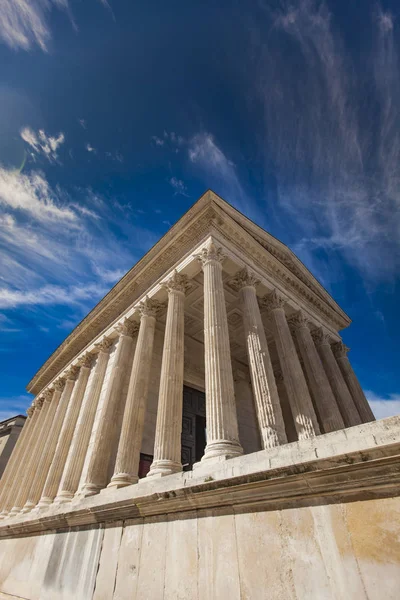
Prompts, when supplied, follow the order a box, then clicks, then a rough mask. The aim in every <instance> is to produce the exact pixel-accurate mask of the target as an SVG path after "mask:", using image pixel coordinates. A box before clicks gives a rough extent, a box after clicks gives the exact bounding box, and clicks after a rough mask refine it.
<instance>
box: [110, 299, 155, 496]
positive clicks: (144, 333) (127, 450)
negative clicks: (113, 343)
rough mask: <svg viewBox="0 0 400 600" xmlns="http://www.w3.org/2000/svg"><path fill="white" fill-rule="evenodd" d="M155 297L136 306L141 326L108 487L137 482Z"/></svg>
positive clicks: (151, 352) (151, 348)
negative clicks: (115, 457)
mask: <svg viewBox="0 0 400 600" xmlns="http://www.w3.org/2000/svg"><path fill="white" fill-rule="evenodd" d="M161 306H162V305H161V304H160V303H159V302H157V300H152V299H150V298H147V297H146V298H145V300H144V301H143V302H141V303H140V305H139V313H140V328H139V335H138V339H137V342H136V349H135V356H134V359H133V364H132V371H131V377H130V380H129V388H128V395H127V398H126V404H125V411H124V419H123V422H122V429H121V437H120V438H119V444H118V452H117V459H116V462H115V468H114V475H113V476H112V479H111V482H110V483H109V484H108V487H123V486H126V485H130V484H132V483H136V482H137V481H138V479H139V478H138V470H139V460H140V448H141V445H142V437H143V427H144V419H145V414H146V405H147V395H148V390H149V381H150V373H151V361H152V356H153V343H154V331H155V326H156V316H157V313H158V312H159V310H160V308H161Z"/></svg>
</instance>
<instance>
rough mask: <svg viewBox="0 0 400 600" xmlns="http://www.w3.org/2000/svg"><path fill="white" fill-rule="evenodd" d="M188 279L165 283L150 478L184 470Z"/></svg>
mask: <svg viewBox="0 0 400 600" xmlns="http://www.w3.org/2000/svg"><path fill="white" fill-rule="evenodd" d="M187 285H188V283H187V277H186V276H185V275H181V274H179V273H177V272H176V271H175V273H174V274H173V276H172V277H171V278H170V279H169V281H168V282H167V284H166V286H165V287H166V288H167V290H168V310H167V321H166V324H165V337H164V348H163V356H162V363H161V378H160V391H159V396H158V410H157V423H156V435H155V442H154V459H153V462H152V464H151V467H150V471H149V472H148V474H147V477H151V476H154V475H169V474H171V473H176V472H178V471H181V470H182V463H181V432H182V406H183V359H184V316H185V312H184V307H185V291H186V288H187Z"/></svg>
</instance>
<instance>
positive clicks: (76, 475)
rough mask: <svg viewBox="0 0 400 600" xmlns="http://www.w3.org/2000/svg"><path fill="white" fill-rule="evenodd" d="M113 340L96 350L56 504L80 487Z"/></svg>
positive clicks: (102, 344)
mask: <svg viewBox="0 0 400 600" xmlns="http://www.w3.org/2000/svg"><path fill="white" fill-rule="evenodd" d="M112 344H113V342H112V340H110V339H108V338H104V339H103V340H102V341H101V342H100V343H99V344H96V345H95V346H96V348H97V349H98V351H99V353H98V356H97V363H96V367H95V371H94V375H93V379H92V380H91V388H90V391H89V394H88V398H87V402H85V404H84V406H83V408H82V411H83V412H82V417H81V419H80V424H79V426H78V429H77V432H76V436H75V437H74V438H73V440H72V443H71V449H70V452H69V454H70V460H69V462H68V465H67V467H66V469H65V471H64V474H63V477H62V479H61V483H60V487H59V490H58V494H57V496H56V499H55V502H58V503H62V502H69V501H70V500H72V498H73V497H74V494H75V492H76V491H77V489H78V486H79V480H80V477H81V474H82V469H83V465H84V462H85V458H86V452H87V449H88V446H89V441H90V436H91V433H92V428H93V423H94V419H95V416H96V411H97V405H98V402H99V398H100V394H101V390H102V387H103V382H104V376H105V374H106V370H107V365H108V360H109V358H110V348H111V346H112Z"/></svg>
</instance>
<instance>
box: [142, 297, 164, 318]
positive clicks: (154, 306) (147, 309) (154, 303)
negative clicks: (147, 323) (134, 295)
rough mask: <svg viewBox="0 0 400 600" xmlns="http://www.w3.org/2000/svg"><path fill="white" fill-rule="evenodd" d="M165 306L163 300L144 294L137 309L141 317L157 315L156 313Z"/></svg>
mask: <svg viewBox="0 0 400 600" xmlns="http://www.w3.org/2000/svg"><path fill="white" fill-rule="evenodd" d="M164 307H165V304H164V303H163V302H159V301H158V300H155V299H153V298H149V297H148V296H146V298H145V299H144V300H142V302H140V304H139V306H138V311H139V314H140V316H141V317H157V315H158V314H159V313H160V312H161V311H162V309H163V308H164Z"/></svg>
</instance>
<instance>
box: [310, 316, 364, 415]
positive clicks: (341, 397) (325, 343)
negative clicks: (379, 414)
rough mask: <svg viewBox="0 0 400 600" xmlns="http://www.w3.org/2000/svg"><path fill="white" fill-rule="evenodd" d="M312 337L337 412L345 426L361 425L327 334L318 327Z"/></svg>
mask: <svg viewBox="0 0 400 600" xmlns="http://www.w3.org/2000/svg"><path fill="white" fill-rule="evenodd" d="M312 336H313V338H314V340H315V343H316V346H317V348H318V352H319V355H320V357H321V360H322V364H323V365H324V368H325V372H326V374H327V376H328V379H329V383H330V384H331V388H332V391H333V393H334V395H335V398H336V401H337V403H338V405H339V410H340V412H341V414H342V417H343V421H344V424H345V426H346V427H351V426H352V425H359V424H360V423H361V418H360V415H359V414H358V410H357V409H356V406H355V404H354V401H353V398H352V397H351V394H350V392H349V389H348V387H347V385H346V382H345V380H344V379H343V375H342V372H341V370H340V368H339V365H338V364H337V362H336V359H335V357H334V356H333V352H332V348H331V338H330V336H329V334H328V333H327V332H326V331H324V330H323V329H322V327H320V328H318V329H314V331H313V332H312Z"/></svg>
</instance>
